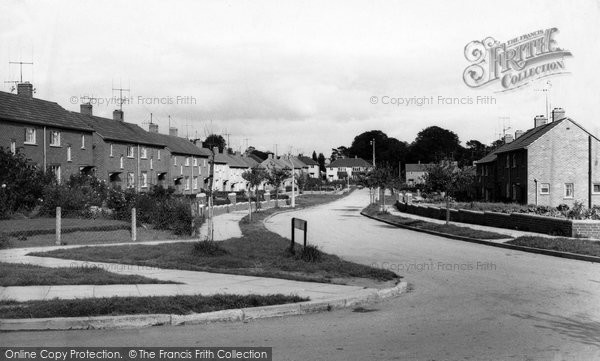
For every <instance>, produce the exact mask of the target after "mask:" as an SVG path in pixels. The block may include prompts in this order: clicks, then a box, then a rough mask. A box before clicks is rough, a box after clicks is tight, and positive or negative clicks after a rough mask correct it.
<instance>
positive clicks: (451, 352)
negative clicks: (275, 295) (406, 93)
mask: <svg viewBox="0 0 600 361" xmlns="http://www.w3.org/2000/svg"><path fill="white" fill-rule="evenodd" d="M368 199H369V197H368V193H367V192H366V191H357V192H354V193H353V194H351V195H350V196H348V197H346V198H344V199H342V200H339V201H336V202H333V203H330V204H327V205H323V206H319V207H316V208H313V209H309V210H304V211H297V212H291V213H283V214H280V215H277V216H275V217H273V218H271V219H270V220H269V221H268V223H267V225H268V227H269V228H270V229H272V230H274V231H277V232H279V233H280V234H283V235H285V236H289V232H290V231H289V222H290V218H291V217H292V216H296V217H300V218H303V219H306V220H307V221H308V225H309V242H311V243H316V244H318V245H319V246H320V247H321V248H322V249H323V250H325V251H327V252H333V253H336V254H338V255H340V256H342V257H343V258H345V259H348V260H352V261H356V262H361V263H364V264H369V265H371V264H373V265H375V266H378V267H387V268H390V269H393V270H395V271H396V272H397V273H399V274H401V275H402V276H404V278H405V279H406V280H407V281H408V282H409V283H410V288H411V291H410V292H409V293H407V294H405V295H402V296H400V297H398V298H394V299H391V300H387V301H384V302H381V303H378V304H374V305H373V306H371V308H370V309H367V310H366V311H370V312H353V310H341V311H335V312H330V313H325V314H314V315H304V316H296V317H289V318H283V319H263V320H257V321H251V322H248V323H230V324H223V323H220V324H211V325H200V326H183V327H156V328H150V329H139V330H122V331H115V330H110V331H103V330H97V331H86V332H81V331H74V332H70V331H67V332H20V333H5V334H2V337H0V339H1V340H2V341H1V342H0V343H1V344H2V345H20V346H27V345H29V346H41V345H63V344H66V345H82V346H83V345H89V346H117V345H120V346H151V345H164V346H167V345H168V346H189V347H192V346H224V345H227V346H272V347H273V348H274V359H276V360H563V359H573V360H594V359H600V264H593V263H589V262H582V261H576V260H567V259H561V258H554V257H549V256H544V255H536V254H530V253H525V252H519V251H512V250H506V249H501V248H494V247H489V246H484V245H478V244H473V243H466V242H461V241H456V240H451V239H446V238H441V237H436V236H431V235H427V234H423V233H415V232H411V231H408V230H403V229H398V228H394V227H391V226H388V225H386V224H383V223H379V222H377V221H374V220H371V219H368V218H365V217H362V216H360V214H359V212H360V209H362V207H364V205H365V204H366V203H367V202H368Z"/></svg>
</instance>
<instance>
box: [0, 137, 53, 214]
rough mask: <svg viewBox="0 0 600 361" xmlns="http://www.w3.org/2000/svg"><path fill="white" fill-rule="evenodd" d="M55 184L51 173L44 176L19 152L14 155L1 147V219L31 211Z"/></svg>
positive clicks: (41, 171)
mask: <svg viewBox="0 0 600 361" xmlns="http://www.w3.org/2000/svg"><path fill="white" fill-rule="evenodd" d="M54 182H55V179H54V176H53V174H52V173H51V172H47V173H46V174H44V172H43V170H41V169H38V168H37V167H36V166H35V165H33V164H32V163H30V160H29V159H27V158H25V156H24V155H23V154H22V153H20V152H19V151H18V150H17V153H16V154H14V155H13V154H12V153H11V152H10V150H9V149H8V148H4V147H0V219H2V218H8V217H9V216H10V215H11V214H12V213H14V212H17V211H20V210H24V211H28V210H31V209H32V208H33V207H35V206H36V205H37V204H38V203H39V202H40V200H41V199H42V197H43V193H44V188H45V187H46V186H47V185H50V184H52V183H54Z"/></svg>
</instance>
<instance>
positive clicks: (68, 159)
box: [67, 144, 71, 162]
mask: <svg viewBox="0 0 600 361" xmlns="http://www.w3.org/2000/svg"><path fill="white" fill-rule="evenodd" d="M70 161H71V144H69V145H67V162H70Z"/></svg>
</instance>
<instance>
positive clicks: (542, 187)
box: [539, 183, 550, 195]
mask: <svg viewBox="0 0 600 361" xmlns="http://www.w3.org/2000/svg"><path fill="white" fill-rule="evenodd" d="M544 184H547V185H548V191H547V192H544V191H543V189H544ZM539 193H540V194H541V195H547V194H550V183H540V192H539Z"/></svg>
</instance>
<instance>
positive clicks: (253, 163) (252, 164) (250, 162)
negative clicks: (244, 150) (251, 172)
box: [242, 156, 260, 168]
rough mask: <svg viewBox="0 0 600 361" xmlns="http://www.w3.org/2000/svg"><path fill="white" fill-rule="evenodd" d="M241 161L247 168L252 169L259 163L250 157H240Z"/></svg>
mask: <svg viewBox="0 0 600 361" xmlns="http://www.w3.org/2000/svg"><path fill="white" fill-rule="evenodd" d="M242 160H243V161H244V162H246V164H248V167H250V168H254V167H256V166H258V165H259V164H260V163H259V162H257V161H256V159H254V158H253V157H250V156H242Z"/></svg>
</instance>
